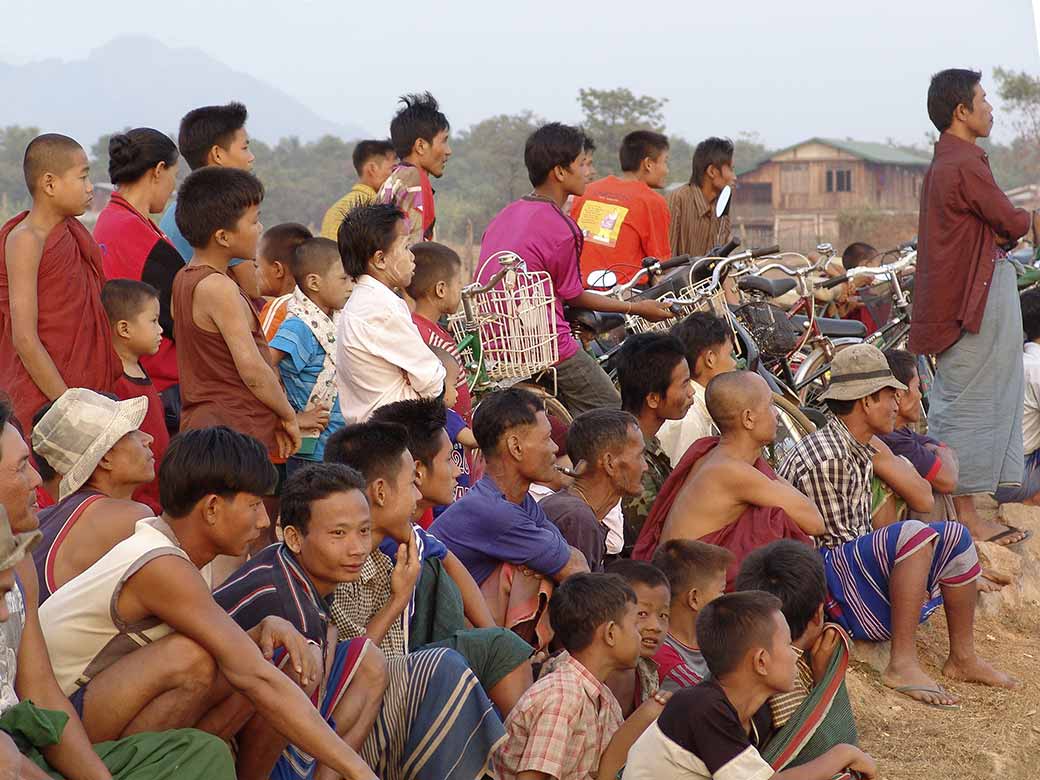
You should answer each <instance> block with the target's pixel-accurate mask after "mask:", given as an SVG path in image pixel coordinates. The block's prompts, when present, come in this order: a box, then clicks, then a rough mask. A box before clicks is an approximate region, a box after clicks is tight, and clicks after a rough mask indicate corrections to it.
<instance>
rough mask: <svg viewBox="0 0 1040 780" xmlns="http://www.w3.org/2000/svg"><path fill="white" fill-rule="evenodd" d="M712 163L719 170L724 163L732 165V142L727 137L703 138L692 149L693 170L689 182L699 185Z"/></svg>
mask: <svg viewBox="0 0 1040 780" xmlns="http://www.w3.org/2000/svg"><path fill="white" fill-rule="evenodd" d="M712 165H714V166H715V167H716V168H718V169H719V170H720V171H721V170H722V167H723V166H725V165H733V142H732V141H731V140H729V139H728V138H716V137H714V136H712V137H711V138H705V139H704V140H703V141H701V142H700V143H699V144H697V148H696V149H694V150H693V165H692V168H693V170H692V171H691V173H690V184H692V185H693V186H695V187H700V186H701V183H702V182H703V181H704V175H705V174H706V173H707V172H708V168H709V167H710V166H712Z"/></svg>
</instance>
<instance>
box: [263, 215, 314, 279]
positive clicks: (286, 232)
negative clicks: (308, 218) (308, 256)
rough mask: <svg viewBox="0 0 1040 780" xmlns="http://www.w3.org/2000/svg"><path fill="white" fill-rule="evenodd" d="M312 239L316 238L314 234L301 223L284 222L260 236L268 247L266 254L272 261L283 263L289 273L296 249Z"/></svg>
mask: <svg viewBox="0 0 1040 780" xmlns="http://www.w3.org/2000/svg"><path fill="white" fill-rule="evenodd" d="M311 238H314V234H313V233H311V231H310V230H309V229H308V228H306V227H305V226H303V225H301V224H300V223H299V222H282V223H281V224H278V225H275V226H274V227H269V228H267V230H265V231H264V234H263V235H262V236H260V240H261V241H262V242H263V243H264V245H265V246H266V247H267V251H266V252H265V253H264V254H266V255H269V256H270V258H271V260H277V261H278V262H280V263H282V264H283V265H284V266H285V269H286V270H287V271H288V270H290V266H291V265H292V259H293V253H294V252H295V251H296V247H298V246H300V244H302V243H303V242H304V241H307V240H308V239H311Z"/></svg>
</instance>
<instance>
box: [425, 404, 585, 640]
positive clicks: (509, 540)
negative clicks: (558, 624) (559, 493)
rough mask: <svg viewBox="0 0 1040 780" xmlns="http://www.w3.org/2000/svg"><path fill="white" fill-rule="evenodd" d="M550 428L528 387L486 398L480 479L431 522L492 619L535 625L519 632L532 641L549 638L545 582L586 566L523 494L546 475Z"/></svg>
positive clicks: (476, 422)
mask: <svg viewBox="0 0 1040 780" xmlns="http://www.w3.org/2000/svg"><path fill="white" fill-rule="evenodd" d="M550 432H551V428H550V425H549V419H548V418H547V417H546V414H545V408H544V406H543V405H542V401H541V399H539V398H538V396H536V395H534V393H531V392H529V391H527V390H522V389H519V388H510V389H508V390H500V391H498V392H495V393H491V394H490V395H487V396H485V398H484V400H483V401H482V402H481V404H480V406H478V407H477V411H476V413H475V414H474V416H473V435H474V436H475V437H476V439H477V444H479V445H480V449H481V451H482V452H483V453H484V458H485V459H486V461H487V467H486V471H485V474H484V477H483V478H481V479H480V481H478V482H477V484H476V485H474V486H473V487H472V488H470V491H469V492H468V493H467V494H466V495H465V496H463V497H462V498H461V499H459V500H458V501H456V502H455V503H454V504H452V505H451V506H450V507H449V508H448V509H447V510H446V511H445V512H444V514H442V515H441V516H440V517H438V518H437V520H436V521H435V522H434V523H433V525H432V526H430V532H431V533H432V534H433V535H434V536H436V537H437V538H438V539H440V540H441V541H442V542H443V543H444V544H445V545H446V546H447V548H448V549H449V550H451V551H452V552H453V553H455V555H457V556H458V557H459V560H461V561H462V563H463V565H464V566H465V567H466V568H467V569H468V570H469V573H470V574H472V575H473V579H474V580H476V582H477V584H478V585H480V587H481V590H482V591H483V593H484V596H485V598H486V599H487V600H488V606H490V607H491V614H492V615H493V616H494V618H495V622H496V623H498V625H501V626H505V627H506V628H514V627H516V626H519V625H520V624H528V625H527V628H528V629H532V628H534V629H537V631H531V630H528V631H526V632H525V633H524V634H521V635H522V636H524V638H525V639H528V641H531V640H535V639H537V643H538V645H539V647H541V646H544V645H545V644H547V643H548V640H549V637H550V636H551V632H550V631H549V627H548V625H547V622H546V621H545V620H544V618H545V617H546V616H545V614H544V612H545V606H546V603H547V601H548V596H549V594H550V593H551V592H552V583H554V582H563V580H565V579H567V577H569V576H570V575H572V574H575V573H578V572H582V571H588V562H587V561H586V560H585V556H584V555H582V553H580V552H579V551H578V550H575V549H574V548H573V547H571V546H570V545H568V544H567V540H566V539H564V538H563V534H561V533H560V530H559V529H558V528H557V527H556V526H555V525H553V524H552V523H551V522H550V521H549V518H548V517H546V516H545V512H543V511H542V509H541V508H540V507H539V505H538V503H537V502H536V501H535V500H534V498H533V497H532V496H531V495H530V493H529V492H528V491H529V489H530V487H531V483H532V482H534V481H542V482H546V481H548V480H549V479H550V478H551V477H552V470H553V467H554V465H555V460H556V445H555V444H554V443H553V441H552V438H551V436H550ZM539 623H541V625H540V626H539Z"/></svg>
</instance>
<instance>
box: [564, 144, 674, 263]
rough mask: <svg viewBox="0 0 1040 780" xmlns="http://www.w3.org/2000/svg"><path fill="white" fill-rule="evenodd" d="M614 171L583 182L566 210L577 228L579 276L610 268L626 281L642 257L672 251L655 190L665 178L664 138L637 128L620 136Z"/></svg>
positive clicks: (665, 207) (665, 210)
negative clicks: (580, 237) (580, 243)
mask: <svg viewBox="0 0 1040 780" xmlns="http://www.w3.org/2000/svg"><path fill="white" fill-rule="evenodd" d="M618 156H619V157H620V158H621V171H622V174H621V176H620V177H617V176H607V177H606V178H604V179H600V180H599V181H594V182H592V183H591V184H589V185H588V187H586V188H585V194H584V195H583V196H582V197H580V198H577V199H576V200H575V202H574V206H573V207H572V209H571V216H572V217H573V218H574V220H575V221H576V222H577V223H578V227H580V228H581V231H582V235H584V237H585V246H584V249H583V250H582V253H581V276H582V279H583V280H584V281H586V282H587V281H588V279H589V275H590V274H592V273H594V272H597V271H604V270H608V269H609V270H611V271H613V272H614V273H615V274H616V275H617V278H618V280H619V281H621V282H627V281H628V280H629V279H631V278H632V276H633V274H635V272H636V271H638V270H639V268H640V267H641V263H642V260H643V258H644V257H657V258H660V259H667V258H669V257H671V256H672V251H671V245H670V244H669V241H668V226H669V223H670V222H671V214H670V213H669V211H668V204H667V202H665V199H664V198H663V197H662V196H661V194H660V193H657V192H654V190H659V189H661V188H662V187H664V185H665V184H666V183H667V181H668V139H667V138H666V137H665V136H664V135H662V134H661V133H655V132H652V131H650V130H637V131H635V132H633V133H629V134H628V135H626V136H625V137H624V139H622V141H621V149H620V150H619V152H618Z"/></svg>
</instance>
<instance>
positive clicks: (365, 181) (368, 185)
mask: <svg viewBox="0 0 1040 780" xmlns="http://www.w3.org/2000/svg"><path fill="white" fill-rule="evenodd" d="M352 162H353V163H354V170H355V171H356V172H357V176H358V182H357V184H355V185H354V186H353V187H352V188H351V190H350V192H348V193H347V194H346V195H344V196H343V197H342V198H340V199H339V200H337V201H336V202H335V203H333V204H332V206H330V207H329V210H328V211H326V212H325V218H324V219H322V221H321V237H322V238H327V239H330V240H332V241H335V240H336V239H337V238H338V237H339V226H340V225H342V224H343V217H345V216H347V214H349V213H350V212H351V211H353V210H354V209H356V208H357V207H358V206H367V205H368V204H369V203H373V202H374V201H375V199H376V194H377V193H378V191H379V188H380V187H382V186H383V182H385V181H386V180H387V179H388V178H389V177H390V172H391V171H392V170H393V169H394V163H396V162H397V155H396V154H394V145H393V144H392V143H391V142H390V141H358V142H357V146H355V147H354V154H353V156H352Z"/></svg>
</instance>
